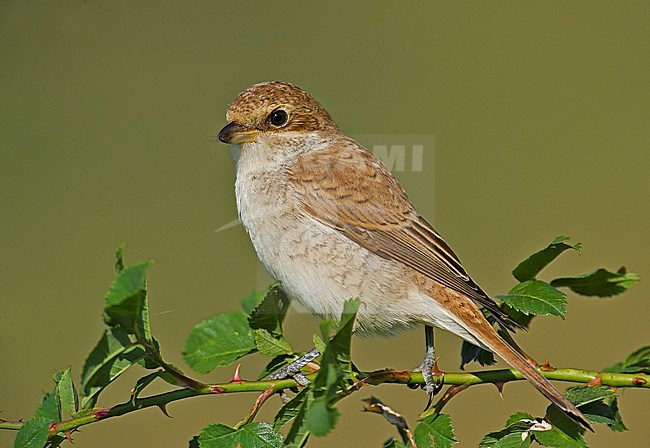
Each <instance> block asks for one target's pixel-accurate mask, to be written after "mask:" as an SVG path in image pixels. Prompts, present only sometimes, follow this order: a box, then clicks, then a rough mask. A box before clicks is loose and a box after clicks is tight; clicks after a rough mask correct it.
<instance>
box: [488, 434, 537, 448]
mask: <svg viewBox="0 0 650 448" xmlns="http://www.w3.org/2000/svg"><path fill="white" fill-rule="evenodd" d="M529 446H530V436H528V435H524V434H523V433H521V432H515V433H512V434H508V435H507V436H505V437H503V438H501V439H500V440H498V441H497V442H496V443H495V444H494V445H492V447H493V448H528V447H529Z"/></svg>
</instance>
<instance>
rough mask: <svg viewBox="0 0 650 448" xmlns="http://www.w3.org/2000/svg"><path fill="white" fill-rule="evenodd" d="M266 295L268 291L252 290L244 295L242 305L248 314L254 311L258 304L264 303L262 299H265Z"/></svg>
mask: <svg viewBox="0 0 650 448" xmlns="http://www.w3.org/2000/svg"><path fill="white" fill-rule="evenodd" d="M265 295H266V291H255V290H253V291H251V292H249V293H248V294H246V295H245V296H244V297H242V299H241V307H242V308H243V309H244V311H245V312H246V314H250V313H252V312H253V310H254V309H255V308H257V306H258V305H259V304H260V303H262V300H263V299H264V296H265Z"/></svg>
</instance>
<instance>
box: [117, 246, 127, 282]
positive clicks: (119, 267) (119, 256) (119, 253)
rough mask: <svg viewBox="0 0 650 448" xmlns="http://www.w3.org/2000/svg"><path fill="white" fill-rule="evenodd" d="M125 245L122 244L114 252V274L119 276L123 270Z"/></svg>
mask: <svg viewBox="0 0 650 448" xmlns="http://www.w3.org/2000/svg"><path fill="white" fill-rule="evenodd" d="M125 246H126V245H125V244H124V243H122V244H121V245H120V247H118V248H117V250H116V251H115V273H116V274H119V273H120V272H122V271H123V270H124V247H125Z"/></svg>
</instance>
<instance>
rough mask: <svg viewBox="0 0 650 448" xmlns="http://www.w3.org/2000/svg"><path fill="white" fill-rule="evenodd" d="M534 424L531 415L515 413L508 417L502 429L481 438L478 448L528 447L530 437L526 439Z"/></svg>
mask: <svg viewBox="0 0 650 448" xmlns="http://www.w3.org/2000/svg"><path fill="white" fill-rule="evenodd" d="M534 423H535V419H534V417H533V416H532V415H530V414H528V413H526V412H517V413H516V414H513V415H511V416H510V417H508V420H507V421H506V427H505V428H504V429H502V430H500V431H496V432H491V433H489V434H487V435H486V436H485V437H483V440H481V443H480V444H479V448H496V447H498V448H504V447H509V446H513V447H519V446H521V447H526V446H530V437H528V432H529V430H530V428H531V427H532V426H533V424H534ZM522 435H523V438H522ZM515 436H516V437H515Z"/></svg>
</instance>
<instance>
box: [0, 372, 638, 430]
mask: <svg viewBox="0 0 650 448" xmlns="http://www.w3.org/2000/svg"><path fill="white" fill-rule="evenodd" d="M540 373H541V374H542V375H543V376H545V377H546V378H548V379H550V380H558V381H568V382H572V383H583V384H587V383H589V382H590V381H593V380H594V379H595V378H596V377H598V376H600V384H602V385H604V386H611V387H617V388H623V387H637V388H650V375H645V374H641V373H609V372H594V371H588V370H580V369H556V370H554V371H549V372H546V371H541V372H540ZM316 375H317V374H316V373H312V374H309V375H307V378H308V379H310V380H311V381H313V380H314V379H315V377H316ZM358 376H359V378H361V382H360V383H359V384H358V385H357V384H356V383H355V385H354V386H353V387H352V388H351V389H350V392H353V391H355V390H358V389H359V386H360V385H362V384H369V385H379V384H384V383H392V384H407V385H410V386H416V385H421V384H424V379H423V378H422V374H421V373H420V372H409V371H401V372H398V371H394V370H381V371H376V372H361V373H359V374H358ZM523 379H524V378H523V376H522V375H521V374H520V373H519V372H517V371H516V370H513V369H502V370H486V371H482V372H473V373H467V372H463V373H449V372H447V373H446V374H445V378H444V384H449V385H467V386H472V385H477V384H492V383H498V382H503V383H506V382H510V381H519V380H523ZM298 386H299V385H298V383H296V381H295V380H293V379H284V380H275V381H274V380H266V381H243V382H234V383H221V384H204V385H202V386H201V387H199V388H197V389H196V390H192V389H176V390H173V391H170V392H165V393H162V394H158V395H152V396H149V397H145V398H137V399H135V400H132V401H131V400H130V401H128V402H126V403H122V404H118V405H115V406H113V407H110V408H102V407H96V408H93V409H92V410H89V411H87V412H86V413H85V414H84V415H83V416H79V417H76V418H72V419H70V420H65V421H61V422H56V423H53V424H52V425H51V428H50V431H49V433H50V436H54V435H56V434H58V433H65V432H66V431H71V430H73V429H76V428H79V427H81V426H84V425H88V424H90V423H95V422H97V421H99V420H106V419H108V418H111V417H117V416H119V415H124V414H128V413H130V412H134V411H137V410H140V409H145V408H149V407H152V406H158V407H159V406H161V405H167V404H169V403H172V402H174V401H178V400H183V399H186V398H191V397H196V396H200V395H215V394H218V395H225V394H230V393H240V392H265V391H267V390H271V389H272V390H273V393H276V392H279V391H281V390H283V389H291V388H295V387H298ZM344 395H347V394H344ZM341 398H342V397H341ZM23 425H24V421H6V420H0V429H7V430H19V429H20V428H21V427H22V426H23Z"/></svg>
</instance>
